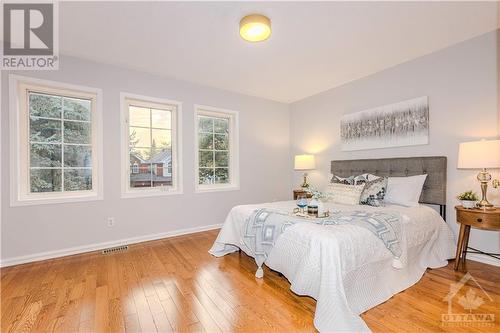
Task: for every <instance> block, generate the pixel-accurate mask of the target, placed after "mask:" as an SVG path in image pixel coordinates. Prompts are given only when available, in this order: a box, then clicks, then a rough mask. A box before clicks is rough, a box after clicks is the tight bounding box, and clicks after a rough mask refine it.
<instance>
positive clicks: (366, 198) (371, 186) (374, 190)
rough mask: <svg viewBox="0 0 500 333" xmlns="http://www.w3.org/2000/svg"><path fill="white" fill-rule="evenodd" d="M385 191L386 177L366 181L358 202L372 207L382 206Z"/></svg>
mask: <svg viewBox="0 0 500 333" xmlns="http://www.w3.org/2000/svg"><path fill="white" fill-rule="evenodd" d="M386 193H387V177H380V178H377V179H375V180H370V181H367V182H366V184H365V188H364V189H363V193H361V198H360V200H359V203H360V204H362V205H369V206H374V207H380V206H383V200H384V197H385V194H386Z"/></svg>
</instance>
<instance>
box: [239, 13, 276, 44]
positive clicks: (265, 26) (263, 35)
mask: <svg viewBox="0 0 500 333" xmlns="http://www.w3.org/2000/svg"><path fill="white" fill-rule="evenodd" d="M240 36H241V38H243V39H244V40H246V41H249V42H262V41H263V40H266V39H268V38H269V36H271V20H270V19H269V18H268V17H266V16H264V15H260V14H251V15H247V16H245V17H244V18H242V19H241V21H240Z"/></svg>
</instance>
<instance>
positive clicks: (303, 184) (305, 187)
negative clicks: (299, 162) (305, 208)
mask: <svg viewBox="0 0 500 333" xmlns="http://www.w3.org/2000/svg"><path fill="white" fill-rule="evenodd" d="M300 187H302V188H303V189H307V188H309V184H308V183H307V172H304V182H303V183H302V185H300Z"/></svg>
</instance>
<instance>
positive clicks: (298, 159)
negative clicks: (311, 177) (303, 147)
mask: <svg viewBox="0 0 500 333" xmlns="http://www.w3.org/2000/svg"><path fill="white" fill-rule="evenodd" d="M315 168H316V163H315V161H314V155H295V170H312V169H315Z"/></svg>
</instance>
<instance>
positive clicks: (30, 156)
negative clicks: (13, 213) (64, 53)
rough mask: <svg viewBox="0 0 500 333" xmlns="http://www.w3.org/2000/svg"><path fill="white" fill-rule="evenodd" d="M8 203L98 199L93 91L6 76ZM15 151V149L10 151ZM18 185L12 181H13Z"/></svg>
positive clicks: (97, 131) (96, 115) (96, 116)
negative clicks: (8, 104)
mask: <svg viewBox="0 0 500 333" xmlns="http://www.w3.org/2000/svg"><path fill="white" fill-rule="evenodd" d="M10 79H11V81H10V82H11V84H10V87H11V102H16V101H17V103H14V104H13V105H11V112H13V114H11V116H13V118H12V122H11V133H12V145H11V147H16V146H18V148H19V153H18V154H17V155H16V152H15V151H14V152H11V153H12V156H11V158H12V161H13V163H14V164H13V165H14V167H13V168H12V170H17V173H15V172H13V174H15V177H13V178H17V179H15V180H13V184H12V185H13V186H12V192H13V197H12V204H13V205H18V204H36V203H54V202H65V201H75V200H82V199H84V200H88V199H92V198H94V199H100V198H102V196H101V191H100V188H101V179H100V173H99V171H100V140H99V138H100V129H99V128H100V127H99V126H100V120H99V117H100V114H99V113H98V112H97V101H98V95H100V92H99V91H98V90H95V89H90V88H85V87H77V86H69V85H65V84H60V83H55V82H49V81H42V80H35V79H30V78H23V77H19V76H11V78H10ZM12 150H15V149H12ZM16 183H17V184H16Z"/></svg>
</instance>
